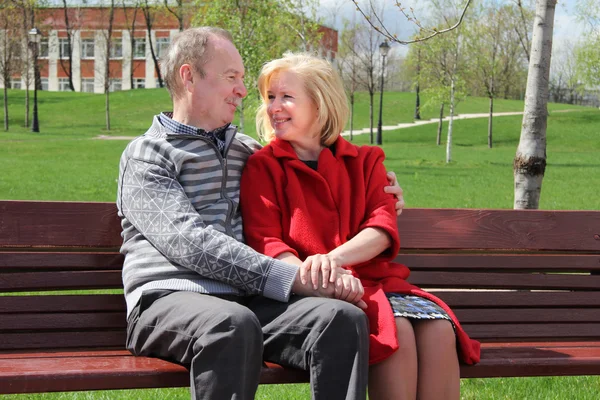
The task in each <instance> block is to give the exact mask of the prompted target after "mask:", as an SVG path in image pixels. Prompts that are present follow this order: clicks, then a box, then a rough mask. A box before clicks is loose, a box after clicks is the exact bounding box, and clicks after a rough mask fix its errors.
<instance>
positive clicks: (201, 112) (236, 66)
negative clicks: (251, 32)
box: [192, 36, 248, 130]
mask: <svg viewBox="0 0 600 400" xmlns="http://www.w3.org/2000/svg"><path fill="white" fill-rule="evenodd" d="M207 52H208V53H207V56H208V62H206V64H204V68H203V69H204V73H205V76H204V78H200V75H199V74H198V73H197V72H194V74H193V76H194V89H193V94H192V114H193V118H192V120H193V121H194V122H195V126H197V127H199V128H203V129H205V130H213V129H216V128H219V127H221V126H223V125H226V124H228V123H230V122H231V121H233V117H234V115H235V109H236V108H237V107H238V106H239V105H240V103H241V101H242V99H243V98H244V97H245V96H246V94H248V92H247V90H246V87H245V86H244V80H243V79H244V64H243V62H242V57H241V56H240V53H239V52H238V51H237V49H236V48H235V46H234V45H233V43H231V42H229V41H228V40H226V39H223V38H220V37H214V36H213V37H211V38H210V39H209V43H208V48H207Z"/></svg>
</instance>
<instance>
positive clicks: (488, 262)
mask: <svg viewBox="0 0 600 400" xmlns="http://www.w3.org/2000/svg"><path fill="white" fill-rule="evenodd" d="M401 251H402V250H401ZM395 261H396V262H399V263H401V264H406V265H407V266H408V267H409V268H410V269H411V271H418V270H425V271H427V270H438V271H448V270H450V271H453V270H468V271H470V270H473V271H475V272H477V271H481V270H486V271H490V272H493V271H496V270H507V271H510V270H519V271H557V272H561V271H562V272H564V271H573V272H577V271H600V255H597V254H493V253H490V252H486V253H485V254H447V253H446V254H431V253H414V254H400V255H398V256H397V257H396V259H395Z"/></svg>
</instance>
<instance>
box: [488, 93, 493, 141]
mask: <svg viewBox="0 0 600 400" xmlns="http://www.w3.org/2000/svg"><path fill="white" fill-rule="evenodd" d="M493 117H494V96H490V116H489V118H488V148H490V149H491V148H492V118H493Z"/></svg>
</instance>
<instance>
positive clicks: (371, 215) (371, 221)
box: [360, 146, 400, 260]
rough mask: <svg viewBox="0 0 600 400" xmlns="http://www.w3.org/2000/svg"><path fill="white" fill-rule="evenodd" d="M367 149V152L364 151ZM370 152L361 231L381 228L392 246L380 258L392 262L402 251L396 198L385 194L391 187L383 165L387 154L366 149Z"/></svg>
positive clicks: (377, 148) (375, 148) (371, 148)
mask: <svg viewBox="0 0 600 400" xmlns="http://www.w3.org/2000/svg"><path fill="white" fill-rule="evenodd" d="M363 149H366V150H363ZM363 149H361V150H362V151H368V153H367V154H366V157H365V160H364V169H365V171H364V172H365V180H366V182H365V187H366V200H365V201H366V202H365V220H364V221H363V222H362V223H361V225H360V230H363V229H365V228H367V227H371V228H381V229H383V230H385V231H386V232H387V233H388V234H389V235H390V238H391V239H392V244H391V246H390V247H389V248H388V249H387V250H386V251H385V252H384V253H382V254H381V255H380V256H379V257H378V259H379V258H383V259H386V260H391V259H394V258H395V257H396V255H397V254H398V251H399V250H400V238H399V236H398V223H397V221H396V197H395V196H394V195H392V194H388V193H385V192H384V191H383V188H384V187H385V186H388V185H389V182H388V179H387V176H386V170H385V167H384V165H383V160H384V159H385V154H384V153H383V150H381V149H380V148H379V147H366V146H365V147H364V148H363Z"/></svg>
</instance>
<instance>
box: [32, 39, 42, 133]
mask: <svg viewBox="0 0 600 400" xmlns="http://www.w3.org/2000/svg"><path fill="white" fill-rule="evenodd" d="M41 36H42V33H41V32H40V30H39V29H38V28H32V29H31V30H30V31H29V38H30V41H29V43H30V45H31V47H32V52H33V120H32V121H31V132H39V131H40V123H39V120H38V103H37V86H38V75H39V71H38V52H39V48H40V39H41Z"/></svg>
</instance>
